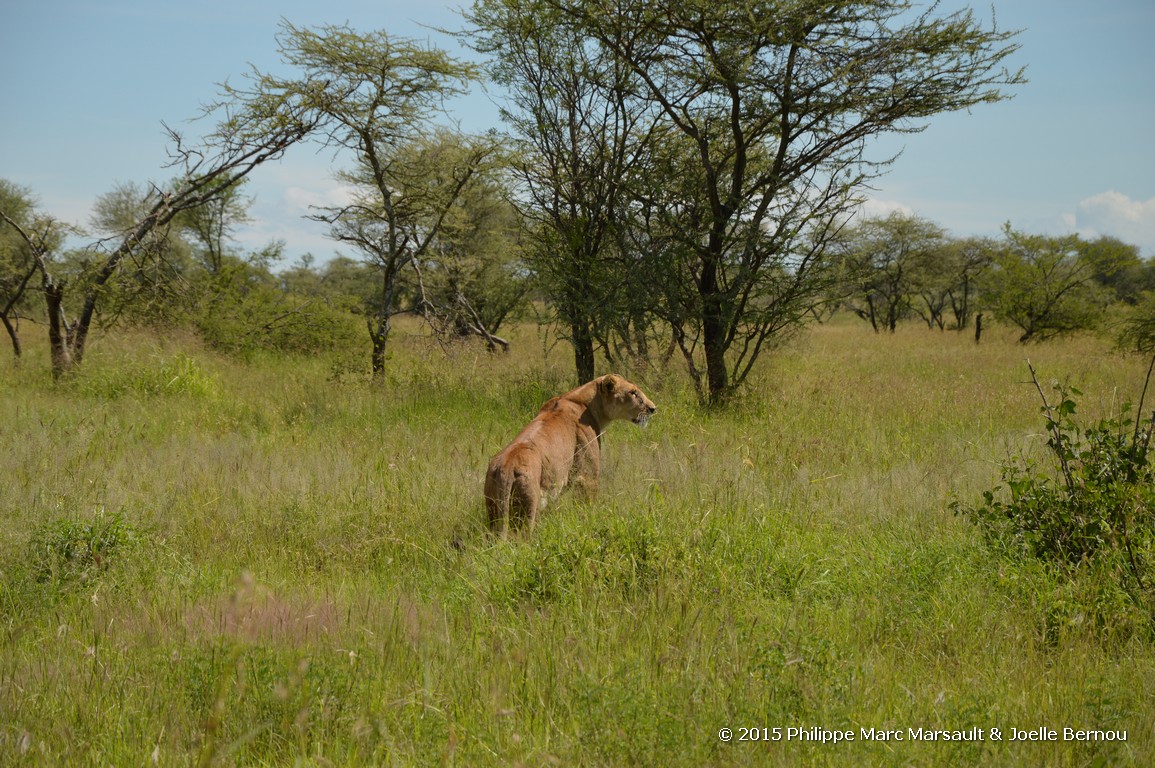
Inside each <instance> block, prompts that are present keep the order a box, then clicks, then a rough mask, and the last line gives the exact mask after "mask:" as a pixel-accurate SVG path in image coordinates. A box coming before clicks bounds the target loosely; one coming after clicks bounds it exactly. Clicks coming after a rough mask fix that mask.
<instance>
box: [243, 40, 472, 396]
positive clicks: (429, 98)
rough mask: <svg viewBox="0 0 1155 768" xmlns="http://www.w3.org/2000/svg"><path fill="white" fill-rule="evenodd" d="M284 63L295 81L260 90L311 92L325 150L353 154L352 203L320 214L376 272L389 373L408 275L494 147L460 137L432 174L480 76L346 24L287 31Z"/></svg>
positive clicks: (375, 324)
mask: <svg viewBox="0 0 1155 768" xmlns="http://www.w3.org/2000/svg"><path fill="white" fill-rule="evenodd" d="M278 42H279V46H280V51H281V55H282V57H283V59H284V60H285V62H286V63H287V64H290V65H292V66H293V67H295V68H297V69H298V70H299V73H298V74H297V75H296V76H294V77H278V76H274V75H271V74H261V73H257V74H256V77H255V91H256V92H258V93H266V94H273V95H277V96H279V97H284V96H287V95H294V94H302V95H304V94H311V95H312V97H313V98H314V99H315V103H316V104H317V105H318V109H319V112H320V119H321V121H322V128H321V131H320V135H321V136H322V141H323V142H324V144H325V146H327V147H329V148H332V149H335V150H338V151H345V152H347V153H349V154H350V155H351V156H352V157H353V160H354V164H353V167H352V168H350V169H348V170H345V171H341V172H339V173H338V174H337V178H338V179H339V180H340V181H342V182H344V183H346V184H347V185H349V188H350V190H351V198H352V199H351V201H350V202H349V203H348V204H347V205H340V206H331V207H322V208H319V209H318V211H317V212H316V213H315V214H314V215H313V218H315V219H316V220H318V221H321V222H324V223H326V224H328V225H329V227H330V235H331V237H333V238H334V239H335V240H337V241H338V242H342V243H347V244H349V245H351V246H353V247H354V248H356V249H357V250H358V251H359V252H360V253H361V255H362V256H363V257H364V258H365V259H366V261H368V262H369V263H371V264H373V265H374V266H375V267H376V269H377V270H378V275H379V282H380V285H381V293H380V294H379V295H380V303H379V304H378V305H377V306H376V307H375V308H374V310H373V313H372V316H371V317H370V318H369V321H368V329H369V336H370V339H371V341H372V345H373V346H372V354H371V362H372V368H373V373H374V374H375V375H376V374H380V373H382V372H383V371H384V370H385V359H386V347H387V344H388V340H389V334H390V332H391V330H392V325H391V318H392V316H393V315H394V314H395V312H396V311H397V300H398V294H399V290H400V289H401V286H402V282H401V280H402V276H403V274H405V273H406V271H407V270H409V269H410V268H411V267H412V265H413V263H414V260H415V259H419V258H420V257H421V256H422V254H424V252H425V251H426V250H427V249H428V247H429V245H430V243H432V242H433V240H434V239H435V238H436V236H437V232H438V230H439V228H440V225H441V222H442V221H443V219H444V216H445V214H446V212H447V211H448V209H449V208H450V207H451V206H452V204H453V201H454V200H456V199H457V197H458V196H459V195H460V194H461V193H462V191H463V190H464V189H465V188H466V187H467V186H468V185H469V184H470V183H471V182H472V180H473V178H474V175H475V174H476V171H477V169H478V167H479V166H480V165H481V163H482V162H484V161H485V159H486V158H487V157H489V156H490V155H491V154H492V153H493V151H494V149H495V147H494V146H493V143H492V142H488V141H484V140H481V139H469V138H465V137H459V138H458V139H455V140H456V141H458V143H459V144H460V146H461V147H463V148H464V151H463V152H462V153H460V155H459V156H458V157H456V158H454V160H453V161H452V162H450V163H449V164H448V165H444V166H442V167H440V168H438V169H437V171H436V174H435V176H430V175H429V172H430V171H431V169H432V168H433V165H434V164H435V162H436V158H437V156H438V155H439V154H441V155H442V156H444V155H443V153H440V151H439V147H438V145H439V144H440V143H443V142H444V141H445V140H446V137H447V135H448V134H446V133H443V134H441V136H440V137H439V138H438V137H432V138H429V137H430V136H431V134H433V133H434V132H433V130H432V126H433V119H434V118H435V117H437V116H439V115H442V114H443V113H444V106H443V105H444V101H445V99H447V98H449V97H450V96H454V95H457V94H459V93H462V92H463V89H464V88H465V86H466V84H467V83H468V82H469V81H470V80H471V79H472V78H473V77H474V75H475V71H474V68H473V67H471V66H469V65H467V64H464V63H462V62H460V61H457V60H456V59H454V58H452V57H451V56H449V55H448V54H447V53H445V52H444V51H441V50H438V49H436V48H431V47H428V46H424V45H421V44H419V43H417V42H415V41H412V40H408V39H404V38H396V37H390V36H389V35H388V34H386V33H385V32H384V31H378V32H370V33H359V32H356V31H354V30H353V29H351V28H349V27H348V26H333V25H328V26H322V27H319V28H317V29H302V28H298V27H295V26H293V25H292V24H289V23H288V22H284V23H282V27H281V32H280V35H279V36H278Z"/></svg>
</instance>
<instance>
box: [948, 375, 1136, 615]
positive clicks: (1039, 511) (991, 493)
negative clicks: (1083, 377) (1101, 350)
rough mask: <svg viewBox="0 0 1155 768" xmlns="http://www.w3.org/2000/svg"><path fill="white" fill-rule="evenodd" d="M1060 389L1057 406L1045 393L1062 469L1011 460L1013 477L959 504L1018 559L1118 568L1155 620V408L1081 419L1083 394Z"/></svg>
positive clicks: (1120, 580)
mask: <svg viewBox="0 0 1155 768" xmlns="http://www.w3.org/2000/svg"><path fill="white" fill-rule="evenodd" d="M1031 374H1032V377H1033V376H1034V369H1033V368H1032V369H1031ZM1035 383H1036V386H1037V385H1038V380H1037V378H1036V379H1035ZM1056 389H1057V391H1058V393H1059V403H1058V404H1057V405H1054V406H1052V405H1051V404H1050V403H1048V402H1047V399H1046V396H1045V395H1043V392H1042V389H1041V388H1039V394H1040V395H1041V396H1042V397H1043V406H1042V412H1043V414H1044V417H1045V419H1046V427H1047V432H1048V435H1049V438H1048V440H1047V446H1048V447H1049V449H1050V453H1051V455H1052V456H1053V457H1054V458H1055V460H1056V464H1057V469H1052V470H1050V471H1048V470H1046V469H1043V468H1040V467H1038V466H1037V465H1035V464H1034V463H1033V462H1030V461H1028V460H1026V459H1023V458H1022V457H1019V458H1017V459H1015V460H1014V461H1012V462H1011V463H1008V464H1006V465H1004V466H1003V468H1002V480H1003V484H1002V485H1000V486H997V487H995V488H994V489H993V490H988V491H985V492H984V493H983V501H982V503H981V504H978V505H975V506H971V505H966V504H961V503H960V502H958V501H956V502H954V503H953V504H952V507H953V509H954V511H955V512H956V514H961V515H963V516H964V517H966V518H968V519H970V520H971V521H972V522H974V523H975V524H976V525H978V527H979V528H980V529H981V530H982V532H983V535H984V538H985V539H986V540H987V542H988V543H990V544H991V545H992V546H994V547H995V548H996V549H998V550H999V551H1000V552H1002V553H1004V554H1005V555H1007V556H1009V557H1011V558H1012V559H1026V558H1034V559H1038V560H1041V561H1043V562H1045V563H1047V564H1049V565H1050V566H1053V567H1055V568H1057V569H1059V570H1060V571H1062V572H1064V573H1068V574H1072V575H1074V574H1075V572H1076V571H1077V570H1082V571H1084V572H1087V573H1094V574H1098V575H1102V574H1104V573H1107V574H1111V575H1112V581H1113V582H1114V584H1115V586H1116V587H1117V588H1118V589H1120V590H1122V592H1123V593H1124V594H1125V595H1126V596H1127V597H1128V598H1129V599H1130V600H1131V601H1132V602H1133V603H1134V604H1135V605H1136V606H1137V607H1140V608H1142V609H1144V610H1146V611H1148V612H1150V614H1151V616H1152V618H1153V619H1155V589H1153V586H1155V585H1153V584H1152V574H1153V570H1155V466H1153V465H1152V463H1151V462H1150V461H1149V447H1150V441H1151V432H1152V427H1153V426H1155V417H1152V418H1150V419H1148V420H1147V421H1146V422H1143V421H1142V420H1141V419H1132V418H1131V417H1130V416H1129V412H1130V406H1129V404H1124V406H1123V407H1122V408H1121V412H1120V413H1119V414H1118V415H1117V416H1111V417H1107V418H1104V419H1101V420H1100V421H1098V422H1097V423H1095V424H1092V425H1091V426H1087V427H1084V426H1080V424H1079V423H1078V421H1077V420H1076V409H1077V405H1076V402H1075V400H1074V398H1075V397H1078V396H1079V395H1081V394H1082V393H1081V392H1079V391H1078V390H1077V389H1074V388H1067V387H1062V386H1057V387H1056ZM1141 407H1142V405H1140V408H1141Z"/></svg>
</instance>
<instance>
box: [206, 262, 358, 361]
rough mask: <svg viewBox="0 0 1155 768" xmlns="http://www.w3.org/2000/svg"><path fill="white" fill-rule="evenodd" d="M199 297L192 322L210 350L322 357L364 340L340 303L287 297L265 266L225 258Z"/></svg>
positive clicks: (208, 279)
mask: <svg viewBox="0 0 1155 768" xmlns="http://www.w3.org/2000/svg"><path fill="white" fill-rule="evenodd" d="M197 292H198V295H199V300H198V302H197V308H196V310H195V314H194V317H193V323H194V325H195V327H196V329H197V331H198V332H199V334H200V336H201V338H203V339H204V340H205V342H206V343H207V344H209V346H211V347H213V348H214V349H219V350H222V351H225V352H232V353H240V354H245V353H250V352H254V351H257V350H275V351H279V352H321V351H325V350H329V349H333V348H334V347H343V346H346V345H349V344H352V343H353V342H354V340H356V339H359V338H361V335H362V334H361V333H359V332H358V329H357V322H356V318H355V317H354V316H353V315H352V314H351V313H350V312H349V311H348V310H347V309H343V308H342V306H341V303H340V302H331V301H328V300H327V298H326V297H325V296H324V295H312V296H308V295H295V294H292V293H287V292H286V291H284V290H282V288H281V286H280V285H279V284H278V281H277V280H276V278H275V277H274V276H273V275H272V273H271V272H270V271H269V270H268V267H267V266H266V265H264V264H262V263H260V262H254V261H251V260H250V261H242V260H239V259H235V258H226V259H225V260H224V265H223V266H222V268H221V271H220V272H219V273H216V274H213V275H208V274H206V275H204V277H203V280H202V281H201V282H200V283H199V284H198V288H197Z"/></svg>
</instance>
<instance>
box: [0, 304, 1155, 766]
mask: <svg viewBox="0 0 1155 768" xmlns="http://www.w3.org/2000/svg"><path fill="white" fill-rule="evenodd" d="M1012 338H1013V335H1012V334H1007V335H1005V336H1002V335H1000V334H998V333H991V334H989V335H988V338H987V339H986V340H984V343H983V344H982V345H980V346H976V345H975V344H973V342H972V341H971V340H970V338H969V336H961V335H954V334H945V335H943V334H937V333H930V332H928V331H927V330H926V329H925V328H917V327H913V326H912V327H910V328H907V329H900V331H899V333H898V334H897V335H896V336H894V337H889V336H875V335H874V334H872V333H871V332H870V331H869V330H868V329H867V328H866V327H865V326H864V325H860V324H853V323H850V322H849V321H845V322H837V323H834V324H831V325H827V326H819V327H815V328H813V329H811V330H810V331H808V332H807V333H806V334H804V336H803V337H802V338H801V339H799V341H798V342H797V343H796V344H794V345H792V346H791V347H790V348H789V349H785V350H782V351H779V352H776V353H774V354H773V355H770V356H767V357H766V358H765V360H764V363H763V365H762V368H761V370H760V371H759V372H758V375H757V377H756V380H755V381H754V383H753V384H752V386H751V387H749V389H748V390H747V391H745V392H744V394H743V395H742V397H741V399H740V402H739V403H738V405H737V406H736V407H733V408H731V409H728V410H726V411H722V412H704V411H702V410H701V409H699V408H698V407H697V406H696V405H695V403H694V399H693V396H692V392H691V391H689V389H688V388H687V386H686V383H685V381H684V379H683V378H682V377H681V376H680V375H676V374H674V375H670V376H668V377H666V378H665V380H664V381H663V380H659V379H658V378H654V379H652V380H651V379H639V381H640V383H644V385H645V386H646V388H647V391H648V393H649V394H650V396H651V398H652V399H653V400H654V401H655V402H656V403H657V404H658V406H659V411H658V413H657V415H656V416H655V418H654V419H653V420H652V421H651V423H650V426H649V427H648V428H647V429H644V430H643V429H638V428H635V427H633V426H632V425H627V424H619V425H615V426H614V427H613V428H612V429H611V430H610V431H609V432H608V433H607V435H606V438H605V444H604V449H603V455H604V457H605V462H606V463H605V465H604V467H603V483H602V495H601V497H600V499H598V500H597V501H596V502H594V503H592V504H588V505H585V504H582V503H580V502H578V501H577V500H575V499H572V498H563V500H562V501H560V502H559V503H558V504H556V505H554V506H551V507H550V508H549V509H548V510H546V512H545V513H543V517H542V521H541V524H540V525H539V527H538V529H537V530H536V531H535V532H534V534H533V535H532V536H528V537H525V536H523V537H520V538H515V539H513V540H510V541H497V540H494V539H493V538H491V537H489V536H487V535H486V533H485V532H484V530H483V518H484V511H483V506H482V492H481V485H482V475H483V471H484V468H485V465H486V463H487V461H488V459H489V457H490V456H491V455H492V454H494V453H495V452H496V451H497V450H498V449H500V448H501V447H502V446H503V445H504V444H505V443H506V442H508V440H509V439H511V438H512V437H513V435H514V434H515V433H516V432H517V430H518V429H519V428H520V427H521V426H522V425H523V424H524V423H525V422H526V421H527V420H528V419H529V418H531V417H532V416H533V415H534V413H536V411H537V408H538V407H539V406H540V405H541V403H542V402H543V401H545V400H546V399H547V398H548V397H550V396H552V395H553V394H556V393H558V392H560V391H563V390H565V389H567V388H568V385H569V384H570V381H569V376H570V368H569V364H568V361H567V358H566V348H565V347H564V345H552V344H547V343H546V342H545V341H544V340H543V339H542V338H541V337H540V336H538V335H537V334H536V331H535V330H533V329H528V328H527V329H522V330H521V331H520V332H519V333H517V334H515V342H516V343H515V349H514V351H513V352H512V353H511V354H510V355H508V356H505V355H488V354H486V353H484V352H483V351H481V350H480V349H479V348H477V347H473V346H468V347H466V346H463V347H460V348H455V349H454V350H451V351H450V353H449V354H448V355H446V354H444V353H443V352H442V351H441V350H440V349H438V348H437V347H436V346H433V345H431V344H429V343H428V342H427V341H424V340H422V339H420V338H418V337H416V336H407V337H401V339H400V342H399V343H398V344H397V345H396V352H395V356H394V359H393V360H392V361H391V362H390V365H391V374H390V375H389V377H388V381H387V382H384V383H380V384H376V385H374V384H370V383H369V382H368V381H367V380H366V379H365V378H364V377H363V376H361V375H360V374H358V373H357V372H356V369H357V367H358V366H361V365H362V364H363V363H366V362H367V358H368V352H367V348H366V349H365V350H358V351H356V353H354V352H351V351H350V352H342V351H336V352H334V354H333V355H332V356H330V357H325V358H321V357H318V358H312V359H301V358H294V359H287V358H281V359H276V358H258V359H253V360H249V361H246V362H240V361H237V360H234V359H230V358H225V357H221V356H219V355H215V354H213V353H211V352H208V351H205V350H203V349H201V348H199V347H198V345H197V344H195V343H194V342H193V341H191V340H188V339H167V340H166V339H159V338H156V337H152V336H143V335H132V334H127V333H118V334H116V335H112V336H109V337H107V338H102V339H98V340H97V341H96V343H95V345H94V346H93V348H92V350H91V352H90V357H89V359H88V360H87V361H86V364H85V369H84V370H83V371H82V372H81V374H80V375H79V376H78V377H77V378H76V379H75V380H72V381H68V382H65V383H62V384H53V383H52V382H51V381H50V379H49V377H48V375H47V369H48V366H47V361H46V351H45V350H44V349H41V348H40V347H38V346H36V345H32V346H33V348H32V349H31V350H29V352H28V354H27V356H26V357H27V359H26V360H25V362H24V364H23V365H22V366H21V367H20V368H15V367H14V366H13V363H12V360H11V358H10V357H6V358H4V359H2V360H0V439H2V444H3V450H2V451H0V764H3V765H116V766H122V765H123V766H142V765H160V766H177V765H233V764H237V765H318V766H327V765H349V766H352V765H462V766H474V765H495V766H496V765H518V764H520V765H526V766H542V765H583V766H602V765H604V766H618V765H653V766H679V765H685V766H702V765H766V764H773V765H839V766H841V765H948V764H949V765H965V764H982V765H1030V766H1035V765H1049V766H1082V765H1105V764H1110V765H1114V764H1121V765H1151V764H1152V763H1153V762H1155V706H1153V702H1152V695H1151V692H1152V691H1155V641H1153V639H1152V637H1151V634H1150V631H1149V629H1146V628H1145V626H1144V624H1143V622H1142V621H1141V620H1140V619H1137V618H1135V617H1133V616H1131V615H1129V614H1128V612H1127V609H1126V607H1125V606H1118V605H1114V604H1112V603H1110V601H1109V599H1108V598H1107V597H1104V596H1103V593H1101V591H1100V590H1099V585H1098V584H1097V583H1096V582H1095V581H1094V580H1093V579H1090V578H1076V579H1074V580H1071V579H1066V578H1060V577H1057V576H1055V575H1054V574H1052V573H1049V572H1048V571H1046V570H1045V569H1043V568H1041V567H1038V566H1035V565H1033V564H1016V563H1012V562H1009V561H1006V560H1002V559H999V558H998V557H996V556H995V555H993V554H992V553H991V552H990V551H989V550H988V549H987V548H986V547H985V545H984V544H983V542H982V540H981V538H980V537H979V535H978V534H977V533H976V531H975V529H974V528H973V526H971V525H970V524H969V523H968V522H966V521H965V520H962V519H960V518H957V517H955V516H954V515H952V513H951V512H950V510H949V506H948V505H949V503H950V501H951V500H952V499H954V498H959V499H962V500H964V501H973V500H975V499H976V498H977V497H978V496H979V494H980V493H981V491H982V490H984V489H986V488H990V487H992V486H993V485H994V484H995V483H996V482H997V480H998V476H999V465H1000V463H1001V462H1003V461H1005V460H1006V459H1007V458H1008V457H1009V456H1010V455H1012V454H1017V453H1021V452H1023V451H1026V452H1028V453H1030V452H1036V453H1037V454H1038V455H1039V456H1040V458H1044V457H1043V452H1042V451H1040V450H1039V448H1040V447H1041V446H1042V444H1043V442H1044V440H1045V438H1044V436H1042V435H1041V434H1040V433H1041V431H1042V421H1041V419H1040V418H1039V414H1038V406H1039V403H1038V394H1037V393H1036V392H1035V390H1034V387H1033V386H1032V385H1030V384H1029V377H1028V373H1027V369H1026V363H1025V358H1026V357H1027V356H1028V355H1029V356H1030V357H1031V360H1032V362H1033V363H1034V365H1035V367H1036V368H1037V369H1038V370H1039V371H1040V373H1041V375H1043V376H1045V377H1053V378H1056V379H1060V380H1063V381H1067V382H1070V383H1072V384H1074V385H1076V386H1078V387H1079V388H1080V389H1082V390H1083V392H1084V393H1086V394H1085V396H1084V398H1083V400H1082V402H1081V407H1082V409H1083V410H1085V411H1086V412H1087V413H1088V414H1090V415H1095V414H1099V413H1106V412H1109V411H1111V409H1112V408H1114V407H1117V406H1118V404H1119V402H1120V401H1122V400H1126V399H1130V400H1135V399H1137V397H1138V392H1137V390H1138V387H1139V385H1140V383H1141V377H1142V373H1143V370H1144V366H1143V362H1142V361H1140V360H1131V359H1128V358H1123V357H1119V356H1117V355H1116V354H1114V353H1112V352H1111V351H1110V348H1109V347H1108V346H1107V345H1106V344H1105V343H1103V342H1101V341H1098V340H1096V339H1092V338H1081V339H1075V340H1068V341H1062V342H1057V343H1053V344H1048V345H1043V346H1036V347H1021V346H1019V345H1017V344H1014V343H1013V341H1012ZM33 341H35V340H33ZM362 357H363V358H364V359H362ZM723 728H729V729H731V731H732V740H731V741H729V742H724V741H723V740H721V739H720V738H719V731H720V730H721V729H723ZM774 728H779V729H781V732H780V733H781V739H780V740H778V741H774V740H773V737H774V735H775V732H774V731H773V730H772V729H774ZM920 728H921V729H924V731H923V736H924V738H922V739H916V738H913V737H914V736H916V735H917V730H918V729H920ZM1040 728H1042V729H1052V730H1054V731H1056V732H1057V733H1056V738H1057V740H1055V741H1025V742H1024V741H1011V740H1010V739H1011V738H1012V729H1019V730H1023V731H1031V730H1035V731H1037V729H1040ZM1064 728H1070V729H1081V730H1085V729H1094V730H1112V731H1114V730H1118V731H1123V730H1125V731H1126V740H1125V741H1110V742H1104V741H1065V740H1064V739H1063V737H1064V732H1063V729H1064ZM750 729H757V730H756V731H753V733H754V734H756V735H757V736H759V739H758V740H745V741H740V740H739V739H740V738H741V737H742V736H749V735H751V731H750ZM763 729H765V730H763ZM787 729H795V730H794V731H790V730H787ZM870 729H875V731H876V733H877V732H878V731H882V730H892V731H893V730H897V731H898V735H900V736H901V737H902V739H901V740H898V739H897V738H892V739H891V740H886V741H883V740H877V739H876V740H869V739H866V738H865V736H866V735H867V732H868V731H869V730H870ZM972 729H981V731H982V733H981V736H982V738H981V739H980V738H978V736H979V734H978V733H975V732H974V731H973V730H972ZM992 729H998V730H999V731H1000V732H1001V736H1002V740H1001V741H1000V740H996V739H995V738H994V734H993V733H992ZM934 730H946V731H967V730H971V733H970V734H960V735H964V736H965V735H970V736H972V737H974V738H972V740H969V741H958V740H950V741H946V740H942V739H941V738H940V739H938V740H928V739H927V738H925V736H926V734H927V732H929V731H934ZM836 731H837V732H847V731H849V732H850V733H851V734H852V735H853V737H854V738H853V740H847V741H841V742H840V743H832V742H831V741H830V740H829V739H830V738H832V735H833V733H834V732H836ZM823 736H827V737H828V740H826V741H823V740H822V737H823Z"/></svg>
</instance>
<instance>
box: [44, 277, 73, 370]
mask: <svg viewBox="0 0 1155 768" xmlns="http://www.w3.org/2000/svg"><path fill="white" fill-rule="evenodd" d="M44 300H45V302H46V303H47V305H48V346H49V348H50V349H51V351H52V378H54V379H59V378H61V377H62V376H65V375H66V374H67V373H68V372H69V371H71V370H72V365H73V357H72V350H71V349H70V348H69V347H70V344H69V339H68V328H67V326H66V325H65V323H64V286H63V285H59V284H57V283H52V282H48V283H46V284H45V286H44Z"/></svg>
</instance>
